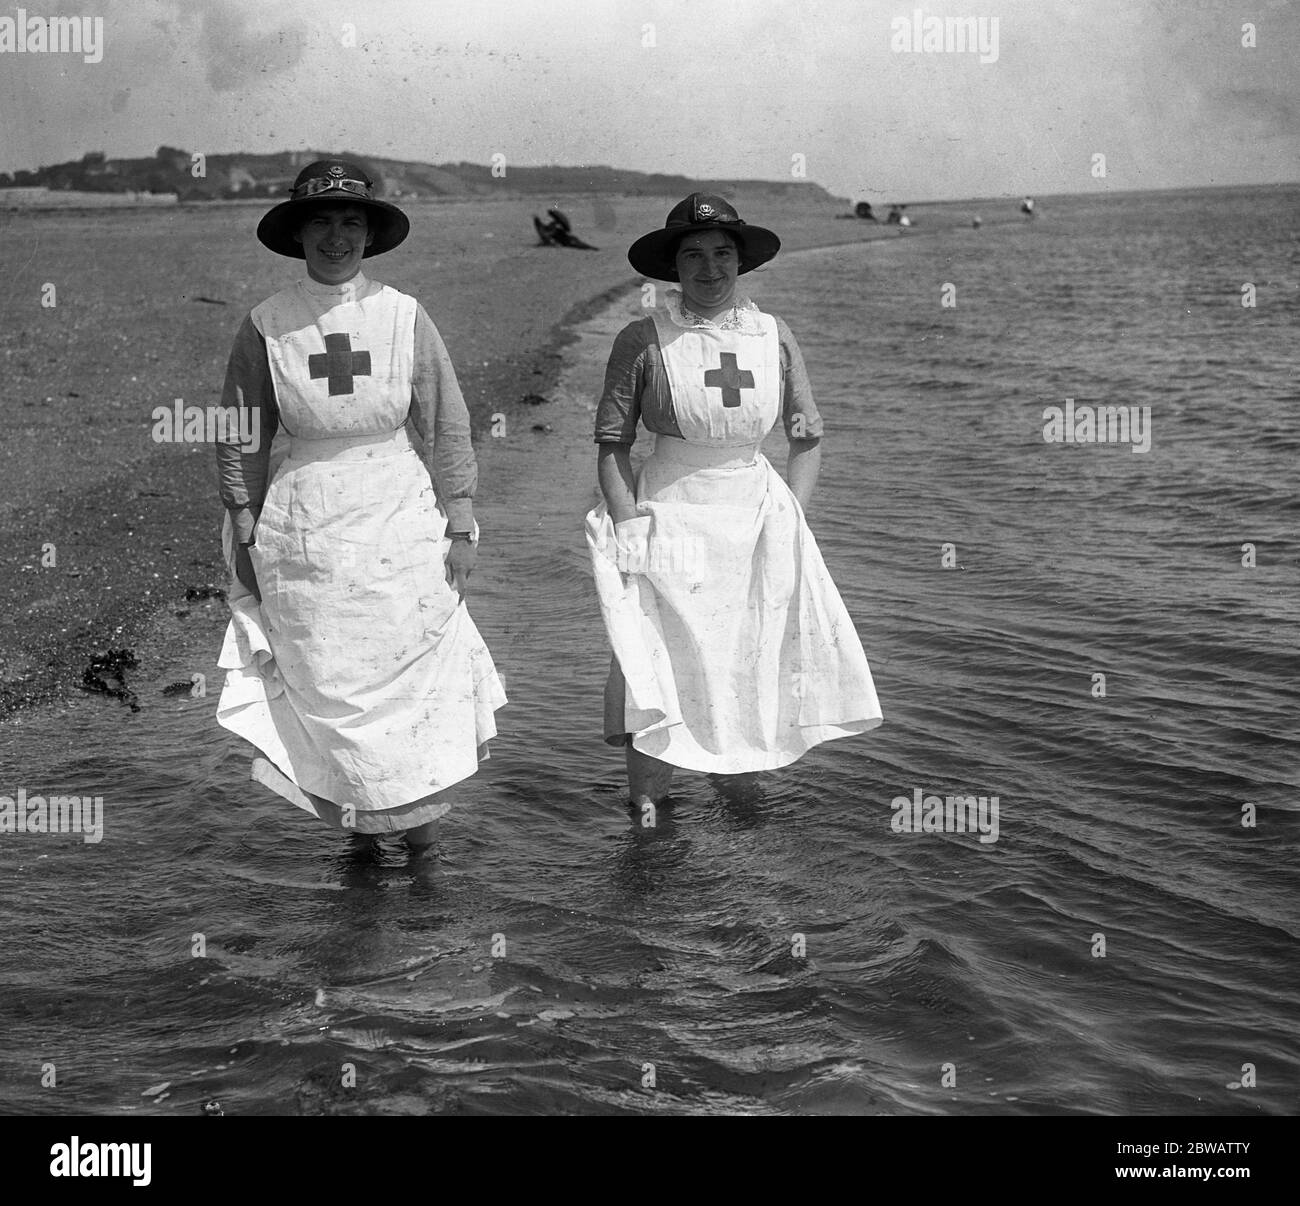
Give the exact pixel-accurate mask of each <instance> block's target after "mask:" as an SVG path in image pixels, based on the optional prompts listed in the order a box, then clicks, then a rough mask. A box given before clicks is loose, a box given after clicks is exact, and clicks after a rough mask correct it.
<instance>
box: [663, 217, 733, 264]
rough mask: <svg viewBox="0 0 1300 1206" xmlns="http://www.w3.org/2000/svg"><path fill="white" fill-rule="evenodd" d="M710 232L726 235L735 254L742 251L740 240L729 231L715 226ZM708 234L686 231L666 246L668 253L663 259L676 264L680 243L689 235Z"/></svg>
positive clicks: (701, 231)
mask: <svg viewBox="0 0 1300 1206" xmlns="http://www.w3.org/2000/svg"><path fill="white" fill-rule="evenodd" d="M711 230H716V231H717V232H718V233H719V234H724V235H726V236H727V241H728V242H729V243H730V244H731V245H732V246H733V247H734V248H735V249H736V252H737V254H739V253H740V252H741V251H743V248H742V247H741V246H740V240H739V239H738V238H736V236H735V235H733V234H732V233H731V231H729V230H722V229H720V228H719V227H716V226H714V227H712V228H711ZM708 233H710V231H707V230H688V231H686V232H685V233H684V234H680V235H678V236H677V238H675V239H674V240H673V241H672V242H671V243H669V244H668V253H667V254H666V255H665V256H664V259H665V260H666V261H667V262H668V263H669V264H675V263H676V262H677V253H678V252H679V251H681V249H682V241H683V240H684V239H688V238H690V237H691V235H697V234H708Z"/></svg>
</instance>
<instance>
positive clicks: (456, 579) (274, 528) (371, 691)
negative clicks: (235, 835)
mask: <svg viewBox="0 0 1300 1206" xmlns="http://www.w3.org/2000/svg"><path fill="white" fill-rule="evenodd" d="M409 226H410V224H409V221H408V219H407V217H406V215H405V214H404V213H402V212H401V210H399V209H398V208H397V207H396V206H393V205H390V204H388V203H387V202H384V201H381V200H379V199H377V198H376V197H375V195H374V185H373V182H372V181H371V180H370V179H369V177H368V176H367V175H366V173H365V172H364V171H362V170H361V169H360V168H359V167H358V166H357V165H355V164H352V163H348V162H345V161H342V160H320V161H318V162H316V163H312V164H309V165H308V166H307V167H305V168H304V169H303V170H302V172H301V173H300V174H299V175H298V178H297V180H296V181H295V182H294V186H293V190H292V195H291V197H290V199H289V200H287V201H285V202H283V203H281V204H279V205H277V206H275V207H274V208H273V209H272V210H270V212H268V213H267V214H266V215H265V216H264V217H263V218H262V220H261V222H260V223H259V225H258V228H257V237H258V239H259V240H260V241H261V242H262V243H263V244H264V245H265V246H266V247H268V248H269V249H270V250H272V251H274V252H276V253H277V254H279V255H282V256H286V257H288V258H291V259H296V260H301V261H304V262H305V267H306V269H307V272H306V276H305V277H303V278H302V279H300V280H298V281H297V282H296V283H294V284H293V285H290V286H289V287H288V288H287V289H283V290H281V291H280V292H279V293H276V294H275V295H274V296H273V297H270V298H268V299H267V300H266V301H264V302H262V303H261V305H259V306H256V307H255V308H254V309H253V310H252V312H251V313H250V314H249V315H248V317H247V318H246V319H245V320H244V322H243V325H242V326H241V327H240V329H239V332H238V334H237V335H236V337H235V344H234V348H233V350H232V352H231V355H230V362H229V366H228V368H227V372H226V382H225V389H224V392H223V396H222V404H223V405H224V406H227V407H230V406H236V407H239V408H241V410H245V411H248V412H250V413H248V414H246V415H241V420H245V421H243V422H241V424H240V428H241V429H242V430H244V431H249V430H251V431H252V432H253V433H254V438H253V439H252V440H251V441H249V442H248V444H247V446H243V447H241V446H240V445H239V444H238V443H235V442H230V443H219V444H218V445H217V464H218V471H219V478H220V490H221V500H222V502H223V503H224V504H225V508H226V519H225V525H224V546H225V551H226V557H227V561H228V563H229V566H230V570H231V575H232V582H231V590H230V596H229V599H230V608H231V620H230V624H229V626H228V628H227V631H226V637H225V642H224V645H223V647H222V650H221V657H220V662H219V664H220V666H221V667H222V668H223V669H224V670H225V671H226V681H225V686H224V689H223V690H222V693H221V700H220V702H219V704H218V707H217V719H218V721H219V722H220V723H221V724H222V725H224V726H225V727H226V728H227V729H229V730H230V731H231V732H233V733H236V734H238V735H239V736H240V737H242V738H244V739H245V740H246V741H248V742H249V743H250V744H251V745H252V746H253V747H254V755H253V760H252V778H253V779H255V780H257V781H258V782H260V783H262V784H263V785H264V786H266V787H268V788H270V789H271V790H272V791H274V792H276V793H277V794H279V795H280V796H282V797H284V798H285V799H287V800H289V801H290V802H292V803H293V804H296V805H297V806H298V807H299V808H302V809H303V810H304V811H306V812H309V813H311V814H312V815H314V816H316V817H319V818H320V819H321V820H323V821H325V822H326V823H328V824H329V825H331V826H333V827H335V828H338V829H342V830H345V831H348V832H351V833H353V834H356V835H371V836H372V837H373V836H377V835H379V834H384V833H392V834H397V833H400V834H403V835H404V836H405V839H406V842H407V844H408V845H409V846H410V847H411V849H412V851H413V852H414V853H415V854H417V855H426V854H429V853H431V852H432V851H433V849H434V845H435V841H436V834H437V822H438V819H439V818H440V817H441V816H443V815H444V814H445V813H446V812H447V811H448V810H449V809H450V807H451V803H450V801H449V800H448V799H447V798H446V795H445V792H446V789H447V788H449V787H451V786H452V785H453V784H455V783H457V782H460V781H461V780H463V779H465V778H467V777H468V776H470V775H472V774H474V773H475V771H476V769H477V767H478V763H479V760H480V758H484V757H486V756H487V753H486V746H487V742H488V741H489V739H490V738H492V737H493V736H495V735H496V724H495V719H494V713H495V711H496V709H497V708H499V707H501V706H502V705H503V704H504V703H505V702H506V699H505V693H504V691H503V690H502V686H501V682H500V680H499V679H498V677H497V673H496V669H495V667H494V666H493V663H492V658H491V655H490V654H489V653H488V650H487V647H486V646H485V645H484V643H483V640H482V638H481V637H480V635H479V633H478V630H477V629H476V628H475V626H474V622H473V620H471V619H470V616H469V612H468V611H467V610H466V607H465V591H466V587H467V583H468V581H469V577H470V574H471V573H472V572H473V569H474V563H475V558H476V555H477V543H478V528H477V525H476V524H475V522H474V514H473V497H474V489H475V485H476V481H477V469H476V464H475V460H474V453H473V449H472V447H471V444H470V423H469V414H468V411H467V409H466V406H465V402H464V399H463V398H462V396H461V392H460V387H459V385H458V384H457V381H456V374H455V371H454V370H453V368H452V364H451V360H450V358H449V356H448V354H447V349H446V348H445V347H444V345H443V342H442V339H441V338H440V337H439V335H438V332H437V330H436V329H435V327H434V325H433V323H432V321H431V320H430V319H429V316H428V314H426V313H425V311H424V308H423V307H422V306H421V305H420V304H419V302H417V301H416V300H415V298H413V297H409V296H407V295H406V294H403V293H399V292H398V291H397V290H395V289H392V288H390V287H388V286H387V285H382V284H380V283H378V282H377V281H373V280H371V279H370V278H368V277H367V276H366V275H365V274H364V273H363V271H362V262H363V261H364V260H365V259H368V258H371V257H373V256H377V255H381V254H383V253H384V252H387V251H391V250H392V249H393V248H394V247H396V246H398V244H400V243H401V242H402V240H403V239H405V238H406V235H407V232H408V230H409Z"/></svg>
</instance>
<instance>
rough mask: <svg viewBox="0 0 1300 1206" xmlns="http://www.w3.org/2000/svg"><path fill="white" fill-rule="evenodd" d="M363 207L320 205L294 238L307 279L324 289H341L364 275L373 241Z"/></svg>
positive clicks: (372, 234)
mask: <svg viewBox="0 0 1300 1206" xmlns="http://www.w3.org/2000/svg"><path fill="white" fill-rule="evenodd" d="M374 237H375V236H374V232H373V231H372V230H370V228H369V224H368V223H367V221H366V211H365V209H364V208H363V207H362V206H360V205H318V206H316V207H315V208H313V209H312V210H311V212H310V213H309V215H308V216H307V218H306V219H305V220H304V221H303V224H302V226H301V227H299V229H298V233H297V234H295V235H294V240H295V241H296V242H298V243H301V244H302V252H303V258H304V259H306V261H307V275H308V276H310V277H311V279H312V280H314V281H319V282H320V283H321V284H322V285H342V284H344V283H345V282H346V281H350V280H351V279H352V278H353V277H354V276H356V274H357V273H358V272H360V271H361V259H362V257H363V256H364V255H365V253H366V248H367V247H369V246H370V243H371V240H372V239H374Z"/></svg>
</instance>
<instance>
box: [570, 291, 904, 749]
mask: <svg viewBox="0 0 1300 1206" xmlns="http://www.w3.org/2000/svg"><path fill="white" fill-rule="evenodd" d="M750 317H751V320H752V321H750V322H749V323H748V324H747V325H748V327H749V332H748V333H747V332H746V331H745V330H723V329H721V328H718V327H713V326H708V327H705V326H694V327H689V328H684V327H681V326H679V325H677V324H676V323H675V322H674V321H673V319H672V318H670V317H669V316H668V314H667V313H666V312H664V311H657V312H656V313H655V315H654V319H655V328H656V331H657V334H658V338H659V347H660V352H661V354H662V356H663V361H664V367H665V369H666V371H667V375H668V380H669V384H670V387H671V390H672V398H673V409H674V413H675V415H676V418H677V423H678V426H679V429H680V430H681V433H682V436H683V438H682V439H677V438H675V437H670V436H664V435H658V436H656V437H655V447H654V452H653V453H652V455H651V456H650V458H649V459H648V460H647V461H646V462H645V464H644V465H643V466H642V468H641V471H640V473H639V475H638V478H637V518H635V519H632V520H629V521H626V522H625V523H623V524H621V525H619V529H618V531H617V532H616V531H615V527H614V524H613V521H612V520H611V519H610V517H609V514H608V512H607V511H606V508H605V505H604V504H603V503H602V504H600V505H599V506H597V507H596V508H595V509H594V510H593V511H592V512H591V513H590V514H589V515H588V516H587V522H586V532H587V543H588V546H589V548H590V549H591V554H592V564H593V567H594V574H595V581H596V589H597V592H598V594H599V597H600V607H601V613H602V616H603V618H604V621H605V628H606V632H607V633H608V635H609V639H610V643H611V645H612V646H613V650H614V657H615V661H616V662H617V669H616V671H615V672H614V673H613V674H612V675H611V687H612V688H613V698H614V699H615V700H617V697H618V687H619V684H618V679H619V677H621V679H622V702H623V718H622V719H623V723H622V726H621V729H622V731H623V732H626V733H629V734H631V735H632V744H633V746H634V747H635V748H636V749H637V750H639V751H641V752H642V753H644V754H648V755H651V756H652V757H655V758H659V759H661V760H662V761H664V762H668V763H671V764H672V765H674V766H680V767H685V768H687V769H690V770H698V771H706V772H712V773H716V774H739V773H742V772H748V771H758V770H769V769H773V768H775V767H779V766H785V765H787V764H789V763H791V762H794V761H795V760H796V759H798V758H799V757H801V756H802V755H803V754H804V753H805V752H806V751H807V750H809V749H810V748H811V747H813V746H814V745H818V744H819V743H821V742H823V741H828V740H830V739H832V738H835V737H845V736H849V735H851V734H854V733H862V732H865V731H867V730H868V729H872V728H875V727H876V726H877V725H878V724H880V722H881V712H880V705H879V703H878V701H877V699H876V691H875V686H874V684H873V683H872V679H871V671H870V669H869V668H868V666H867V659H866V655H865V654H864V653H863V651H862V645H861V643H860V642H859V640H858V636H857V632H856V631H855V629H854V627H853V621H852V620H851V619H850V618H849V615H848V613H847V612H846V611H845V609H844V604H843V603H842V602H841V600H840V596H839V592H838V591H837V590H836V589H835V584H834V582H833V581H832V580H831V577H830V575H829V573H828V572H827V570H826V566H825V564H824V563H823V561H822V557H821V553H820V552H819V550H818V548H817V544H816V541H815V540H814V539H813V536H812V533H811V532H810V531H809V529H808V525H807V523H806V522H805V521H804V517H803V512H802V510H801V509H800V507H799V503H798V501H797V500H796V499H795V497H794V495H793V494H792V493H791V492H790V489H789V487H788V486H786V484H785V482H784V481H782V479H781V476H780V475H779V474H778V473H777V472H776V470H775V469H774V468H773V467H772V465H771V463H770V462H769V461H768V460H767V458H766V457H764V456H763V455H762V453H761V452H759V445H760V444H761V442H762V440H763V438H764V437H765V436H766V435H767V433H768V432H769V431H770V430H771V429H772V427H773V426H774V425H775V423H776V420H777V417H778V415H779V413H780V341H779V336H778V334H777V329H776V322H775V320H774V319H773V318H772V317H771V316H770V315H767V314H762V313H761V312H751V315H750ZM619 727H620V726H618V725H616V724H615V725H611V726H610V730H611V732H612V733H613V734H614V735H617V732H618V730H619ZM609 735H610V733H607V736H609Z"/></svg>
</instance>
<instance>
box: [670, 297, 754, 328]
mask: <svg viewBox="0 0 1300 1206" xmlns="http://www.w3.org/2000/svg"><path fill="white" fill-rule="evenodd" d="M664 309H665V310H667V312H668V317H669V318H671V319H672V320H673V323H674V324H675V325H676V326H679V327H685V328H686V329H687V330H690V329H691V328H693V327H715V328H716V329H718V330H719V331H739V332H740V333H741V334H742V335H761V334H762V333H763V328H762V327H760V326H759V324H758V315H759V314H761V313H762V311H761V310H760V309H759V308H758V307H757V306H756V305H755V304H754V303H753V302H752V301H750V300H749V298H748V297H747V296H746V295H745V294H743V293H737V294H736V298H735V301H734V302H733V303H732V306H731V309H730V310H724V311H723V312H722V313H721V314H719V315H718V316H717V317H716V318H705V317H704V316H703V315H701V314H696V313H695V311H694V310H689V309H687V308H686V303H685V300H684V294H683V293H682V291H681V290H680V289H669V290H668V291H667V293H666V294H665V295H664Z"/></svg>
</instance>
